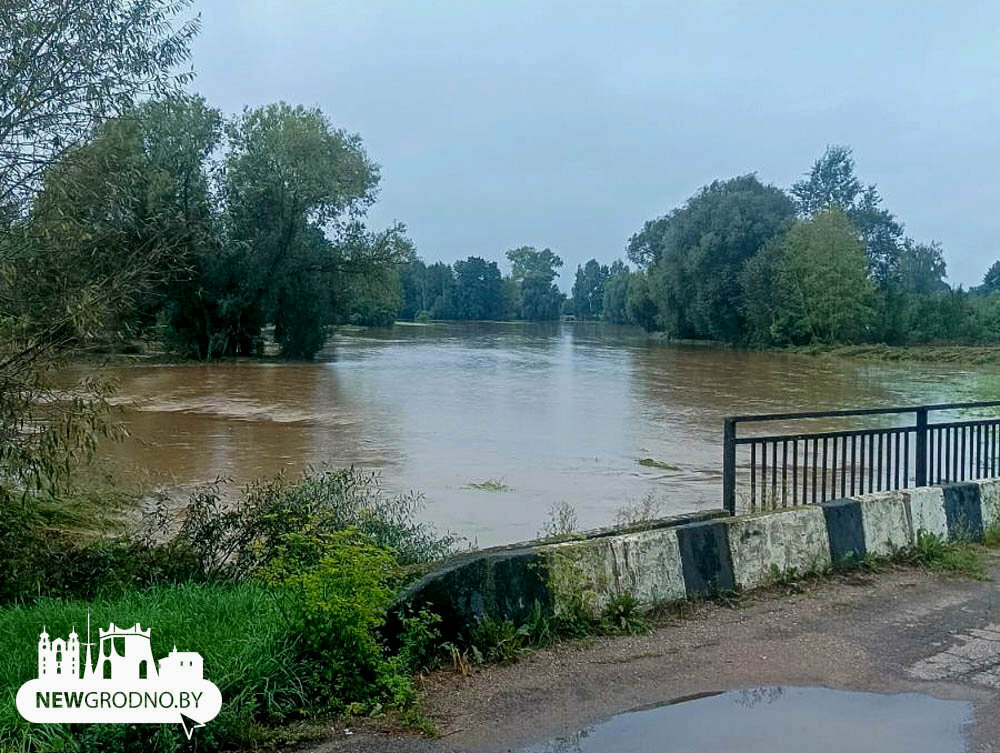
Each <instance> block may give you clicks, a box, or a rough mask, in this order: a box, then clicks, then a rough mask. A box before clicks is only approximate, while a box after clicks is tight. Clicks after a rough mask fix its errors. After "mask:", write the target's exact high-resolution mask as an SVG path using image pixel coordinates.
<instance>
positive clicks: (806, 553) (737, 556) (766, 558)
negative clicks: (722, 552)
mask: <svg viewBox="0 0 1000 753" xmlns="http://www.w3.org/2000/svg"><path fill="white" fill-rule="evenodd" d="M725 525H726V526H727V527H728V528H729V550H730V552H731V554H732V560H733V578H734V580H735V581H736V585H737V586H738V587H740V588H743V589H750V588H757V587H759V586H763V585H765V584H767V583H768V582H770V581H772V580H773V579H774V576H775V574H778V575H783V574H787V573H790V572H793V571H794V572H796V573H810V572H816V571H819V570H824V569H826V568H828V567H829V566H830V564H831V559H830V541H829V538H828V537H827V533H826V520H825V519H824V515H823V511H822V510H821V509H820V508H819V507H793V508H790V509H788V510H783V511H781V512H775V513H769V514H761V515H744V516H739V517H735V518H731V519H730V520H727V521H726V522H725Z"/></svg>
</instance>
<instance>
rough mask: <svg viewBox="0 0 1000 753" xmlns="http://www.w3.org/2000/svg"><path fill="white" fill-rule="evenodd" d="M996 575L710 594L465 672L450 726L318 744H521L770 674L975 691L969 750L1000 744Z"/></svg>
mask: <svg viewBox="0 0 1000 753" xmlns="http://www.w3.org/2000/svg"><path fill="white" fill-rule="evenodd" d="M990 569H991V574H992V577H993V578H994V581H993V582H976V581H970V580H966V579H962V578H957V577H949V576H943V575H936V574H931V573H928V572H924V571H915V570H901V571H894V572H889V573H881V574H878V575H855V576H851V577H841V578H837V579H833V580H828V581H823V582H819V583H816V584H814V585H811V586H810V587H809V588H808V589H807V590H806V591H805V592H803V593H793V594H792V595H787V596H780V597H779V596H778V595H776V594H770V595H767V596H762V597H759V598H754V599H752V600H750V601H748V602H746V603H744V604H742V605H741V606H740V607H738V608H730V607H725V606H720V605H717V604H703V605H700V606H699V607H698V608H697V610H696V614H695V615H694V616H693V617H692V618H690V619H685V620H683V621H679V622H677V623H676V624H672V625H667V626H664V627H660V628H658V629H657V630H655V631H654V632H652V633H650V634H648V635H642V636H637V637H623V638H601V639H596V640H592V641H587V642H576V643H568V644H562V645H560V646H558V647H556V648H554V649H551V650H545V651H539V652H536V653H533V654H531V655H530V656H527V657H526V658H524V659H522V660H521V661H519V662H518V663H516V664H513V665H508V666H493V667H487V668H485V669H481V670H479V671H476V672H475V673H474V674H473V675H472V676H471V677H468V678H462V677H460V676H458V675H457V674H456V673H454V672H450V671H449V672H438V673H436V674H434V675H433V676H432V677H430V678H429V680H428V682H427V687H426V690H427V701H426V706H427V710H428V712H429V714H430V715H431V716H432V717H433V718H434V720H435V721H436V723H437V724H438V727H439V730H440V732H441V733H442V737H441V738H440V739H439V740H434V741H429V740H422V739H419V738H399V737H391V736H386V735H378V734H373V733H357V734H353V735H350V736H339V737H338V739H334V740H332V741H330V742H329V743H327V744H325V745H322V746H319V747H313V748H312V749H311V750H312V751H314V752H315V753H335V752H336V753H339V752H340V751H357V752H358V753H361V752H364V753H369V752H374V751H380V752H384V753H398V752H402V751H406V752H409V751H414V753H420V752H423V751H426V752H428V753H444V752H445V751H468V752H470V753H479V752H484V753H485V752H486V751H508V750H516V749H517V748H518V747H520V746H522V745H525V744H527V743H531V742H535V741H539V740H542V739H546V738H550V737H553V736H557V735H560V734H565V733H569V732H572V731H574V730H577V729H580V728H581V727H583V726H585V725H587V724H588V723H592V722H594V721H597V720H600V719H602V718H606V717H608V716H611V715H613V714H617V713H620V712H623V711H627V710H630V709H634V708H636V707H639V706H644V705H647V704H656V703H662V702H664V701H667V700H670V699H674V698H679V697H682V696H687V695H692V694H696V693H703V692H706V691H717V690H728V689H734V688H743V687H753V686H761V685H798V686H825V687H829V688H836V689H850V690H864V691H874V692H920V693H926V694H929V695H933V696H937V697H939V698H947V699H962V700H968V701H972V702H973V704H974V709H975V718H974V721H973V723H972V726H971V728H970V731H969V738H968V743H969V750H970V751H975V752H976V753H1000V558H994V560H993V562H992V564H991V568H990Z"/></svg>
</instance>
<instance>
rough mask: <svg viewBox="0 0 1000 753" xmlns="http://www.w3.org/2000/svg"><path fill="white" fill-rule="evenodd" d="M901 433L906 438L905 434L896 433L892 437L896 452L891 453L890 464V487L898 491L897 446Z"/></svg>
mask: <svg viewBox="0 0 1000 753" xmlns="http://www.w3.org/2000/svg"><path fill="white" fill-rule="evenodd" d="M901 433H902V435H903V436H906V432H898V431H897V432H896V436H895V437H893V442H895V444H896V450H895V452H894V453H893V456H894V458H893V463H892V486H893V488H894V489H899V445H900V440H899V436H900V434H901Z"/></svg>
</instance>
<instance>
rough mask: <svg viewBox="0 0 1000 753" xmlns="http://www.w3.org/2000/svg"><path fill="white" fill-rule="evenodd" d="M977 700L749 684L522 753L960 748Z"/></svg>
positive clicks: (891, 752)
mask: <svg viewBox="0 0 1000 753" xmlns="http://www.w3.org/2000/svg"><path fill="white" fill-rule="evenodd" d="M971 716H972V704H971V703H967V702H965V701H942V700H939V699H937V698H931V697H930V696H925V695H916V694H913V693H904V694H899V695H883V694H879V693H856V692H846V691H841V690H829V689H827V688H783V687H768V688H751V689H749V690H733V691H729V692H725V693H712V694H707V695H701V696H696V697H693V698H681V699H678V700H676V701H671V702H669V703H667V704H664V705H662V706H653V707H646V708H642V709H637V710H636V711H630V712H627V713H624V714H619V715H618V716H613V717H611V718H610V719H608V720H606V721H604V722H599V723H598V724H595V725H592V726H590V727H586V728H584V729H582V730H580V731H579V732H577V733H576V734H574V735H570V736H568V737H562V738H556V739H554V740H549V741H547V742H545V743H542V744H540V745H534V746H530V747H527V748H522V749H521V753H737V752H738V753H758V752H759V753H782V752H783V751H788V752H789V753H792V752H794V753H871V752H872V751H879V753H896V752H897V751H898V752H899V753H961V751H964V750H965V748H966V746H965V739H964V734H963V733H964V727H965V725H966V723H967V722H968V721H969V719H970V718H971Z"/></svg>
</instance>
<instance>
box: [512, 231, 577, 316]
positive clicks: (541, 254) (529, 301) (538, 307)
mask: <svg viewBox="0 0 1000 753" xmlns="http://www.w3.org/2000/svg"><path fill="white" fill-rule="evenodd" d="M507 258H508V259H509V260H510V262H511V265H512V268H511V277H512V278H513V279H514V280H515V281H516V282H517V283H518V285H519V287H520V291H521V318H522V319H527V320H529V321H548V320H551V319H558V318H559V312H560V311H561V309H562V302H563V299H564V298H565V296H564V295H563V294H562V293H561V292H560V291H559V288H558V287H556V285H555V283H553V280H555V278H556V277H558V276H559V273H558V272H557V271H556V270H557V269H559V268H560V267H561V266H562V265H563V262H562V259H560V258H559V257H558V256H556V255H555V254H554V253H552V251H551V250H549V249H547V248H546V249H542V250H541V251H538V250H537V249H535V248H534V247H533V246H521V247H519V248H515V249H511V250H510V251H508V252H507Z"/></svg>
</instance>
